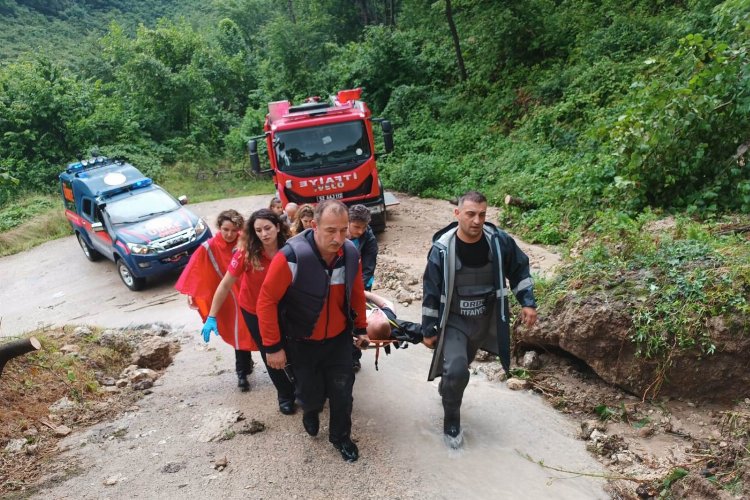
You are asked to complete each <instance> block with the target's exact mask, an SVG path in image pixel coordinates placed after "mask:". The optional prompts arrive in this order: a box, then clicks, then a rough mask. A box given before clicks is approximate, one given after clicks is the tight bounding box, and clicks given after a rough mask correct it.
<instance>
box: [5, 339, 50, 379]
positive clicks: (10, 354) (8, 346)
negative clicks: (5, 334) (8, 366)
mask: <svg viewBox="0 0 750 500" xmlns="http://www.w3.org/2000/svg"><path fill="white" fill-rule="evenodd" d="M41 348H42V343H41V342H39V341H38V340H37V339H36V338H35V337H29V338H27V339H21V340H13V341H11V342H8V343H5V344H2V345H0V376H2V374H3V368H5V363H7V362H8V361H10V360H11V359H13V358H15V357H18V356H23V355H24V354H26V353H28V352H31V351H38V350H39V349H41Z"/></svg>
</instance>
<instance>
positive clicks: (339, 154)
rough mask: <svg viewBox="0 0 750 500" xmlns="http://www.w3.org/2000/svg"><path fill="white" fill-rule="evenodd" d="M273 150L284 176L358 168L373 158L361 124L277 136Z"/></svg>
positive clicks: (335, 124)
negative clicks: (337, 168) (317, 170)
mask: <svg viewBox="0 0 750 500" xmlns="http://www.w3.org/2000/svg"><path fill="white" fill-rule="evenodd" d="M274 149H275V151H276V160H277V163H278V166H279V170H281V171H283V172H294V171H299V170H308V169H319V168H328V167H336V166H344V165H346V166H356V165H359V164H361V163H363V162H364V161H365V160H366V159H368V158H369V157H370V141H369V140H368V138H367V130H366V129H365V124H364V123H363V122H362V121H352V122H345V123H334V124H331V125H321V126H318V127H308V128H301V129H296V130H286V131H282V132H278V133H277V134H276V138H275V142H274Z"/></svg>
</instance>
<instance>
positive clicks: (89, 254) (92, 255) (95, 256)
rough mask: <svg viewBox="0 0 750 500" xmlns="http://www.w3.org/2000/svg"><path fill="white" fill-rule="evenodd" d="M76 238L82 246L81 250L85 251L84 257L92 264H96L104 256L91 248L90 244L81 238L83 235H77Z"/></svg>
mask: <svg viewBox="0 0 750 500" xmlns="http://www.w3.org/2000/svg"><path fill="white" fill-rule="evenodd" d="M76 237H77V238H78V244H79V245H81V250H83V255H84V256H85V257H86V258H87V259H89V260H90V261H91V262H96V261H97V260H99V259H100V258H101V257H102V254H100V253H99V252H97V251H96V250H94V249H93V248H91V247H90V246H89V244H88V243H86V240H85V239H84V238H83V236H81V233H77V234H76Z"/></svg>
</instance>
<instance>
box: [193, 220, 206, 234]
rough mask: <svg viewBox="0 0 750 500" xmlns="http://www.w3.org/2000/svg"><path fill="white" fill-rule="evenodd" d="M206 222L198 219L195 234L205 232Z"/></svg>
mask: <svg viewBox="0 0 750 500" xmlns="http://www.w3.org/2000/svg"><path fill="white" fill-rule="evenodd" d="M206 227H207V226H206V223H205V222H203V219H198V223H197V224H196V225H195V234H196V235H200V234H203V233H204V232H205V230H206Z"/></svg>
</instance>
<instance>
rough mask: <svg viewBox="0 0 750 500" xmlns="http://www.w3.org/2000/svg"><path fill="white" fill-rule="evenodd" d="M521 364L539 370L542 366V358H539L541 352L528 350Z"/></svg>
mask: <svg viewBox="0 0 750 500" xmlns="http://www.w3.org/2000/svg"><path fill="white" fill-rule="evenodd" d="M521 366H523V367H524V368H526V369H527V370H538V369H539V368H541V367H542V360H541V359H539V354H537V352H536V351H526V353H525V354H524V355H523V360H521Z"/></svg>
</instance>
